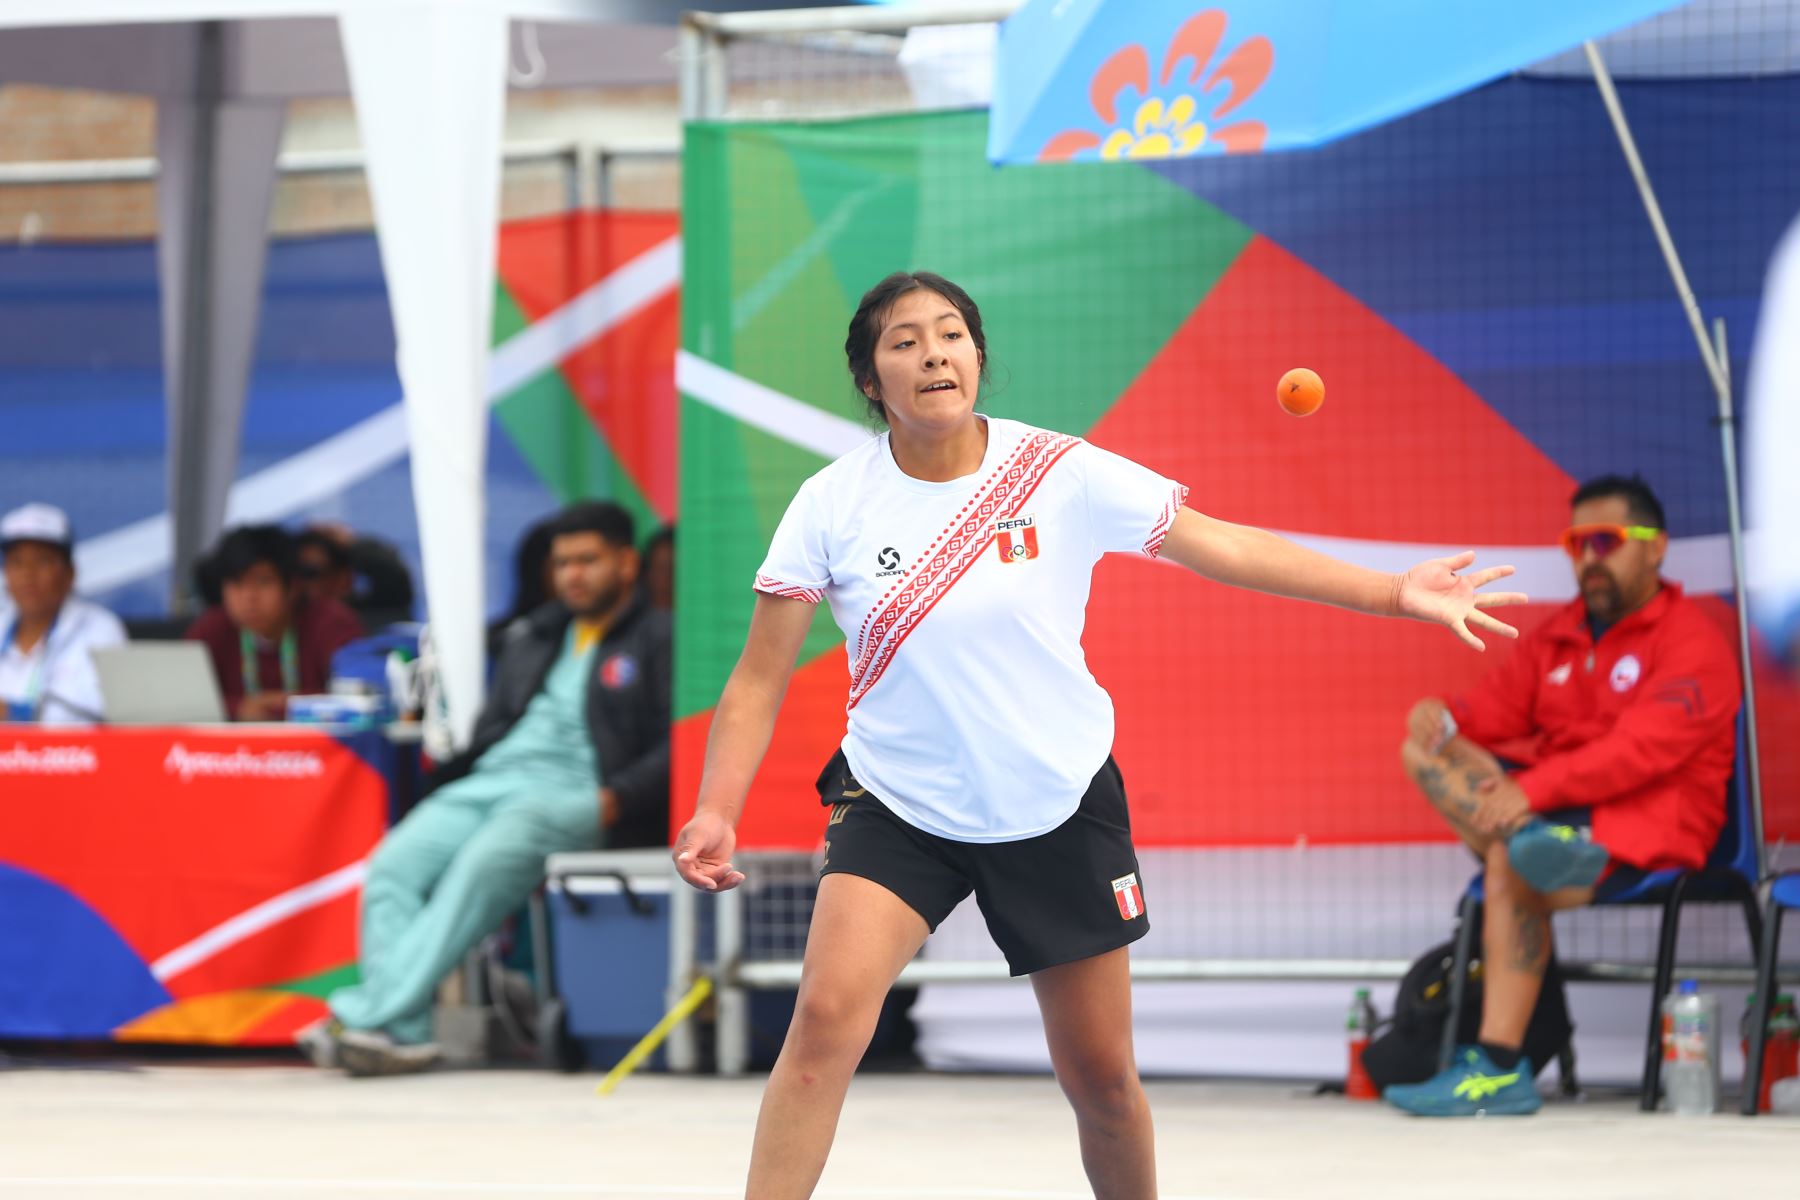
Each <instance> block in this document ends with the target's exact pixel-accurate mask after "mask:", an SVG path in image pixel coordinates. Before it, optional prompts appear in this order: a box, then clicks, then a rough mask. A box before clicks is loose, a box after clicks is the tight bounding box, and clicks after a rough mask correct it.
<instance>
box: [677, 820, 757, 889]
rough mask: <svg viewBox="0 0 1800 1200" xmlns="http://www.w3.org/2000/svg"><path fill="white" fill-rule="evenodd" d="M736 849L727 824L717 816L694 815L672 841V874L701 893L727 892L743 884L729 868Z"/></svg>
mask: <svg viewBox="0 0 1800 1200" xmlns="http://www.w3.org/2000/svg"><path fill="white" fill-rule="evenodd" d="M736 848H737V833H736V832H735V831H734V830H733V829H732V828H731V822H729V821H727V820H726V819H725V818H723V817H721V816H719V815H718V814H717V813H709V812H701V813H695V814H694V819H693V820H691V821H689V822H688V823H687V824H686V825H684V826H682V829H681V833H680V835H679V836H678V837H676V839H675V849H674V855H675V871H676V873H677V874H679V875H680V876H681V877H682V878H683V879H685V880H687V882H688V883H690V884H692V885H693V886H694V887H697V888H699V889H700V890H701V891H703V892H723V891H729V890H730V889H731V888H734V887H736V886H737V885H738V884H740V883H742V882H744V873H743V872H742V871H740V870H738V869H737V868H736V867H733V866H732V865H731V852H732V851H733V850H734V849H736Z"/></svg>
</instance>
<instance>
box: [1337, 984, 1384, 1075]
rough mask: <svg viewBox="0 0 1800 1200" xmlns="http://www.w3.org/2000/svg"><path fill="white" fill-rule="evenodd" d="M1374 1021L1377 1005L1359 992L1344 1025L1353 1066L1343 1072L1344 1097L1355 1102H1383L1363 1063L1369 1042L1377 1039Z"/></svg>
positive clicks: (1351, 1004) (1352, 1002)
mask: <svg viewBox="0 0 1800 1200" xmlns="http://www.w3.org/2000/svg"><path fill="white" fill-rule="evenodd" d="M1375 1021H1376V1016H1375V1005H1374V1004H1373V1003H1372V1002H1371V1001H1370V1000H1369V989H1368V988H1357V989H1356V997H1355V998H1354V999H1353V1000H1351V1002H1350V1016H1349V1018H1348V1019H1347V1020H1346V1021H1345V1022H1344V1035H1345V1038H1346V1040H1347V1041H1348V1043H1349V1050H1350V1066H1349V1069H1348V1070H1346V1071H1345V1072H1344V1095H1345V1096H1348V1097H1349V1098H1350V1099H1352V1100H1375V1099H1379V1098H1380V1093H1378V1092H1377V1091H1376V1090H1375V1081H1374V1080H1372V1079H1370V1078H1369V1072H1368V1071H1367V1070H1366V1069H1364V1067H1363V1060H1362V1056H1363V1051H1364V1050H1367V1049H1368V1048H1369V1039H1370V1038H1371V1037H1372V1036H1374V1033H1375Z"/></svg>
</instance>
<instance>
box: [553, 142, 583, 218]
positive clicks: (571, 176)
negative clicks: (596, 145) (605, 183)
mask: <svg viewBox="0 0 1800 1200" xmlns="http://www.w3.org/2000/svg"><path fill="white" fill-rule="evenodd" d="M558 161H559V162H561V163H562V168H563V208H564V209H565V210H566V211H568V212H570V213H578V212H580V211H581V147H579V146H573V145H572V146H570V147H569V148H568V149H567V150H564V151H563V152H562V154H561V156H560V157H559V159H558Z"/></svg>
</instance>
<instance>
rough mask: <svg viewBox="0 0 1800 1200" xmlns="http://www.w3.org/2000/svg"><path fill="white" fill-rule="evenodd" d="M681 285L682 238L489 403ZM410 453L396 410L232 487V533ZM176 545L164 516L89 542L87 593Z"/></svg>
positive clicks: (498, 367) (518, 339)
mask: <svg viewBox="0 0 1800 1200" xmlns="http://www.w3.org/2000/svg"><path fill="white" fill-rule="evenodd" d="M680 286H681V239H680V238H679V237H672V238H668V239H667V240H665V241H663V242H660V243H658V244H657V245H655V246H653V247H651V248H650V249H649V250H646V251H645V252H644V253H642V254H640V255H638V256H637V257H636V258H634V259H632V260H631V261H630V262H628V263H626V264H625V265H624V266H622V267H620V268H619V269H618V270H616V271H614V272H612V273H611V274H609V275H607V276H606V277H605V278H604V279H601V280H600V281H599V282H597V283H595V284H594V285H593V286H592V287H590V288H588V289H587V290H586V291H584V292H582V293H581V294H580V295H579V296H577V297H575V298H574V299H573V300H571V301H569V302H568V303H567V304H565V305H563V306H562V307H561V308H559V309H557V310H556V311H554V312H552V313H549V314H547V315H546V316H545V317H544V318H543V320H541V321H538V322H536V323H534V324H532V325H530V326H528V327H526V328H524V329H521V330H520V331H519V332H518V333H516V334H514V335H513V336H512V337H510V338H508V339H507V340H506V341H504V342H502V343H501V344H500V345H499V346H497V347H495V349H494V352H493V354H492V355H491V356H490V357H489V360H488V401H489V403H493V404H497V403H499V402H500V401H501V400H504V399H505V398H506V397H507V396H509V395H511V394H512V393H513V391H515V390H516V389H517V388H518V387H519V386H520V385H522V384H525V383H528V382H530V381H531V380H532V379H534V378H536V377H537V376H538V375H539V374H541V373H542V372H544V371H546V370H549V369H550V368H552V367H554V366H555V365H556V364H557V363H559V362H561V361H562V360H563V359H565V358H567V357H568V356H569V355H570V354H572V353H574V352H575V351H576V350H578V349H580V348H581V347H582V346H585V345H586V344H587V343H589V342H591V341H593V340H594V339H595V338H597V337H599V336H601V335H602V334H604V333H606V332H608V331H609V330H611V329H613V328H614V327H615V326H617V325H619V324H621V323H623V322H624V321H627V320H629V319H630V318H631V317H632V316H634V315H635V314H637V313H638V312H640V311H642V310H643V309H644V308H645V307H646V306H648V305H649V304H651V303H653V302H655V301H656V300H658V299H660V298H661V297H663V296H665V295H667V294H668V293H669V292H670V291H672V290H674V289H676V288H678V287H680ZM406 450H407V433H406V410H405V407H404V406H403V405H402V404H394V405H391V406H390V407H388V408H384V409H382V410H381V411H380V412H378V413H376V414H375V415H373V416H371V417H366V418H364V419H363V420H361V421H358V422H357V423H356V424H354V425H352V426H350V428H348V429H346V430H344V431H343V432H341V433H337V434H333V435H332V436H331V437H328V438H326V439H325V440H324V441H322V442H319V443H317V444H316V445H313V446H309V447H308V448H307V449H305V450H302V451H300V453H298V454H295V455H293V456H292V457H290V458H285V459H282V460H281V461H280V462H278V463H275V464H274V465H273V466H270V467H267V468H265V469H263V470H261V471H258V472H256V473H255V474H254V475H246V476H245V477H244V478H242V479H240V480H238V481H237V482H236V483H234V484H232V485H231V497H230V499H229V500H228V501H227V502H226V512H225V521H226V524H228V525H239V524H246V523H251V522H261V521H278V520H280V519H281V518H283V517H286V516H288V515H289V514H291V513H294V512H298V511H299V510H300V509H303V508H306V507H307V506H309V505H312V504H316V503H318V502H319V501H321V500H325V499H328V498H329V497H331V496H334V495H336V494H337V493H338V492H341V491H342V490H343V489H344V488H346V487H349V486H350V485H351V484H353V483H356V482H358V481H360V480H363V479H366V478H368V477H369V476H370V475H373V474H375V473H376V472H377V471H380V470H382V469H383V468H385V467H388V466H390V465H392V464H393V463H395V462H398V461H399V460H400V459H401V458H403V457H405V455H406ZM169 544H170V532H169V514H168V513H166V512H164V513H158V514H157V515H156V516H154V517H146V518H144V519H143V520H141V521H134V522H132V523H131V524H129V525H126V526H123V527H121V528H119V529H115V530H113V531H112V532H110V533H103V534H100V535H99V536H98V537H93V538H89V539H87V540H86V541H83V542H82V543H81V544H80V545H79V546H77V547H76V548H75V565H76V569H77V570H78V571H79V572H80V574H81V585H82V588H83V589H84V590H86V591H89V592H104V591H106V590H108V589H109V588H115V587H118V586H119V585H120V584H124V583H129V582H131V581H132V580H134V579H141V578H143V577H144V576H145V575H148V574H150V573H151V572H152V571H157V570H160V569H162V568H163V567H166V566H168V565H169Z"/></svg>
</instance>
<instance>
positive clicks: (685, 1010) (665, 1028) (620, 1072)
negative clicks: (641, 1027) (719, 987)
mask: <svg viewBox="0 0 1800 1200" xmlns="http://www.w3.org/2000/svg"><path fill="white" fill-rule="evenodd" d="M710 995H712V980H711V979H709V978H707V977H706V976H701V977H700V979H699V980H697V981H696V982H695V984H694V986H693V987H691V988H689V989H688V992H687V995H685V996H683V997H682V998H681V1003H679V1004H677V1005H676V1006H675V1007H674V1008H671V1009H670V1010H669V1011H668V1013H667V1015H665V1016H664V1017H663V1019H662V1020H660V1021H658V1022H657V1023H656V1028H654V1029H652V1030H651V1031H650V1032H649V1033H646V1034H645V1035H644V1036H643V1037H641V1038H639V1039H638V1044H637V1045H635V1046H633V1047H632V1048H631V1050H630V1052H629V1053H627V1054H626V1055H625V1057H624V1058H621V1059H620V1060H619V1065H618V1066H616V1067H614V1068H613V1069H612V1070H610V1071H608V1072H607V1073H606V1078H605V1079H602V1080H601V1081H600V1086H599V1087H597V1088H595V1089H594V1090H595V1091H596V1092H597V1093H599V1094H600V1095H602V1096H609V1095H611V1094H612V1090H613V1089H614V1088H616V1087H618V1086H619V1084H620V1083H622V1082H624V1079H625V1077H626V1076H627V1075H629V1074H631V1073H632V1072H633V1071H635V1070H637V1069H638V1067H639V1066H641V1065H642V1064H643V1061H644V1060H645V1059H646V1058H649V1057H650V1056H651V1055H652V1054H655V1053H656V1048H657V1047H658V1046H660V1045H662V1044H663V1042H664V1041H665V1040H666V1039H667V1038H668V1036H669V1034H670V1033H672V1032H674V1029H675V1027H676V1026H677V1025H679V1024H681V1023H682V1022H683V1021H685V1020H687V1019H688V1018H689V1017H691V1016H693V1015H694V1010H695V1009H697V1008H699V1007H700V1006H701V1005H702V1004H704V1003H706V998H707V997H708V996H710Z"/></svg>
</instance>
